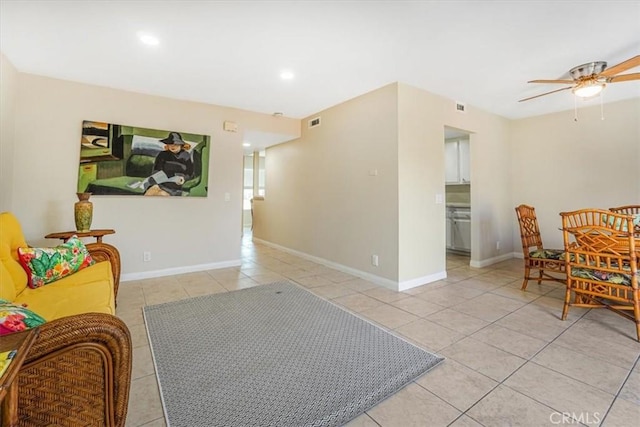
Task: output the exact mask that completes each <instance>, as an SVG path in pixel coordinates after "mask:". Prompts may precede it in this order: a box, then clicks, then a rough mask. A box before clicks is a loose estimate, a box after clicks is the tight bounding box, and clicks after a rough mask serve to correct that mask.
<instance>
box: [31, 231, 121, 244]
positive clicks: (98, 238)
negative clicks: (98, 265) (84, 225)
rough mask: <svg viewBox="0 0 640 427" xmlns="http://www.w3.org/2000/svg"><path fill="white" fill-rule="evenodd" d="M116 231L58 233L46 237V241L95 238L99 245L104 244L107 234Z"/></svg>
mask: <svg viewBox="0 0 640 427" xmlns="http://www.w3.org/2000/svg"><path fill="white" fill-rule="evenodd" d="M114 233H115V230H109V229H104V230H89V231H85V232H80V231H60V232H57V233H49V234H47V235H46V236H44V238H45V239H61V240H63V241H65V242H66V241H67V240H69V238H70V237H71V236H73V235H76V236H78V237H95V238H96V241H97V242H98V243H102V236H106V235H107V234H114Z"/></svg>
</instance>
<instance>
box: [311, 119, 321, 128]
mask: <svg viewBox="0 0 640 427" xmlns="http://www.w3.org/2000/svg"><path fill="white" fill-rule="evenodd" d="M317 126H320V117H316V118H313V119H311V120H309V128H314V127H317Z"/></svg>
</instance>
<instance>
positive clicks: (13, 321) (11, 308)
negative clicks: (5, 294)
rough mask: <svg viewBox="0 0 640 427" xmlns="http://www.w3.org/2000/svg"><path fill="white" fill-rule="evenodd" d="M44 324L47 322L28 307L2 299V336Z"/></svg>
mask: <svg viewBox="0 0 640 427" xmlns="http://www.w3.org/2000/svg"><path fill="white" fill-rule="evenodd" d="M43 323H46V320H44V319H43V318H42V317H40V316H39V315H37V314H36V313H34V312H33V311H31V310H29V309H27V308H26V307H23V306H21V305H16V304H13V303H11V302H9V301H7V300H4V299H0V335H7V334H12V333H14V332H20V331H24V330H26V329H30V328H35V327H36V326H40V325H42V324H43Z"/></svg>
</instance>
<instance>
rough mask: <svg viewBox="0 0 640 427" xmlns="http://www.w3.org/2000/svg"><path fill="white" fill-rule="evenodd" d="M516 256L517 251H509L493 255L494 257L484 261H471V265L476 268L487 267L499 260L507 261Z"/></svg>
mask: <svg viewBox="0 0 640 427" xmlns="http://www.w3.org/2000/svg"><path fill="white" fill-rule="evenodd" d="M514 257H516V253H515V252H512V253H508V254H502V255H499V256H496V257H493V258H488V259H483V260H482V261H471V262H470V263H469V265H470V266H471V267H474V268H482V267H486V266H488V265H492V264H497V263H499V262H502V261H506V260H508V259H512V258H514ZM520 258H522V257H520Z"/></svg>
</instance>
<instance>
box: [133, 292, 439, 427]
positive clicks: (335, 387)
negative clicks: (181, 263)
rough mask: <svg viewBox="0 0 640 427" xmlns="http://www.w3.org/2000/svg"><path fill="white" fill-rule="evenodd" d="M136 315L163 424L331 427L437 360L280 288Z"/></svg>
mask: <svg viewBox="0 0 640 427" xmlns="http://www.w3.org/2000/svg"><path fill="white" fill-rule="evenodd" d="M144 317H145V323H146V325H147V332H148V334H149V341H150V343H151V351H152V353H153V358H154V363H155V366H156V374H157V376H158V382H159V384H160V391H161V395H162V401H163V406H164V411H165V417H166V419H167V423H168V425H170V426H172V427H197V426H207V427H212V426H225V427H231V426H243V427H244V426H278V427H284V426H296V427H297V426H339V425H342V424H344V423H346V422H348V421H349V420H351V419H353V418H355V417H357V416H358V415H360V414H362V413H363V412H364V411H366V410H367V409H369V408H371V407H372V406H374V405H375V404H376V403H378V402H380V401H382V400H383V399H385V398H387V397H389V396H390V395H392V394H393V393H395V392H396V391H398V390H399V389H401V388H402V387H403V386H405V385H407V384H408V383H409V382H411V381H413V380H414V379H416V378H417V377H419V376H420V375H422V374H424V373H425V372H427V371H428V370H429V369H431V368H432V367H434V366H436V365H437V364H438V363H440V362H441V361H442V360H443V359H442V358H441V357H439V356H436V355H434V354H431V353H429V352H426V351H424V350H422V349H420V348H418V347H416V346H414V345H413V344H410V343H408V342H406V341H404V340H403V339H400V338H398V337H396V336H394V335H392V334H390V333H388V332H386V331H384V330H382V329H381V328H379V327H377V326H375V325H373V324H371V323H369V322H367V321H365V320H362V319H361V318H359V317H357V316H354V315H352V314H351V313H348V312H347V311H345V310H343V309H341V308H339V307H338V306H336V305H334V304H332V303H330V302H328V301H326V300H323V299H322V298H319V297H317V296H315V295H313V294H312V293H310V292H308V291H307V290H305V289H303V288H301V287H299V286H297V285H294V284H291V283H287V282H278V283H272V284H269V285H263V286H258V287H254V288H249V289H244V290H239V291H234V292H229V293H224V294H216V295H207V296H202V297H196V298H191V299H187V300H182V301H176V302H171V303H166V304H160V305H154V306H148V307H145V308H144Z"/></svg>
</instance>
